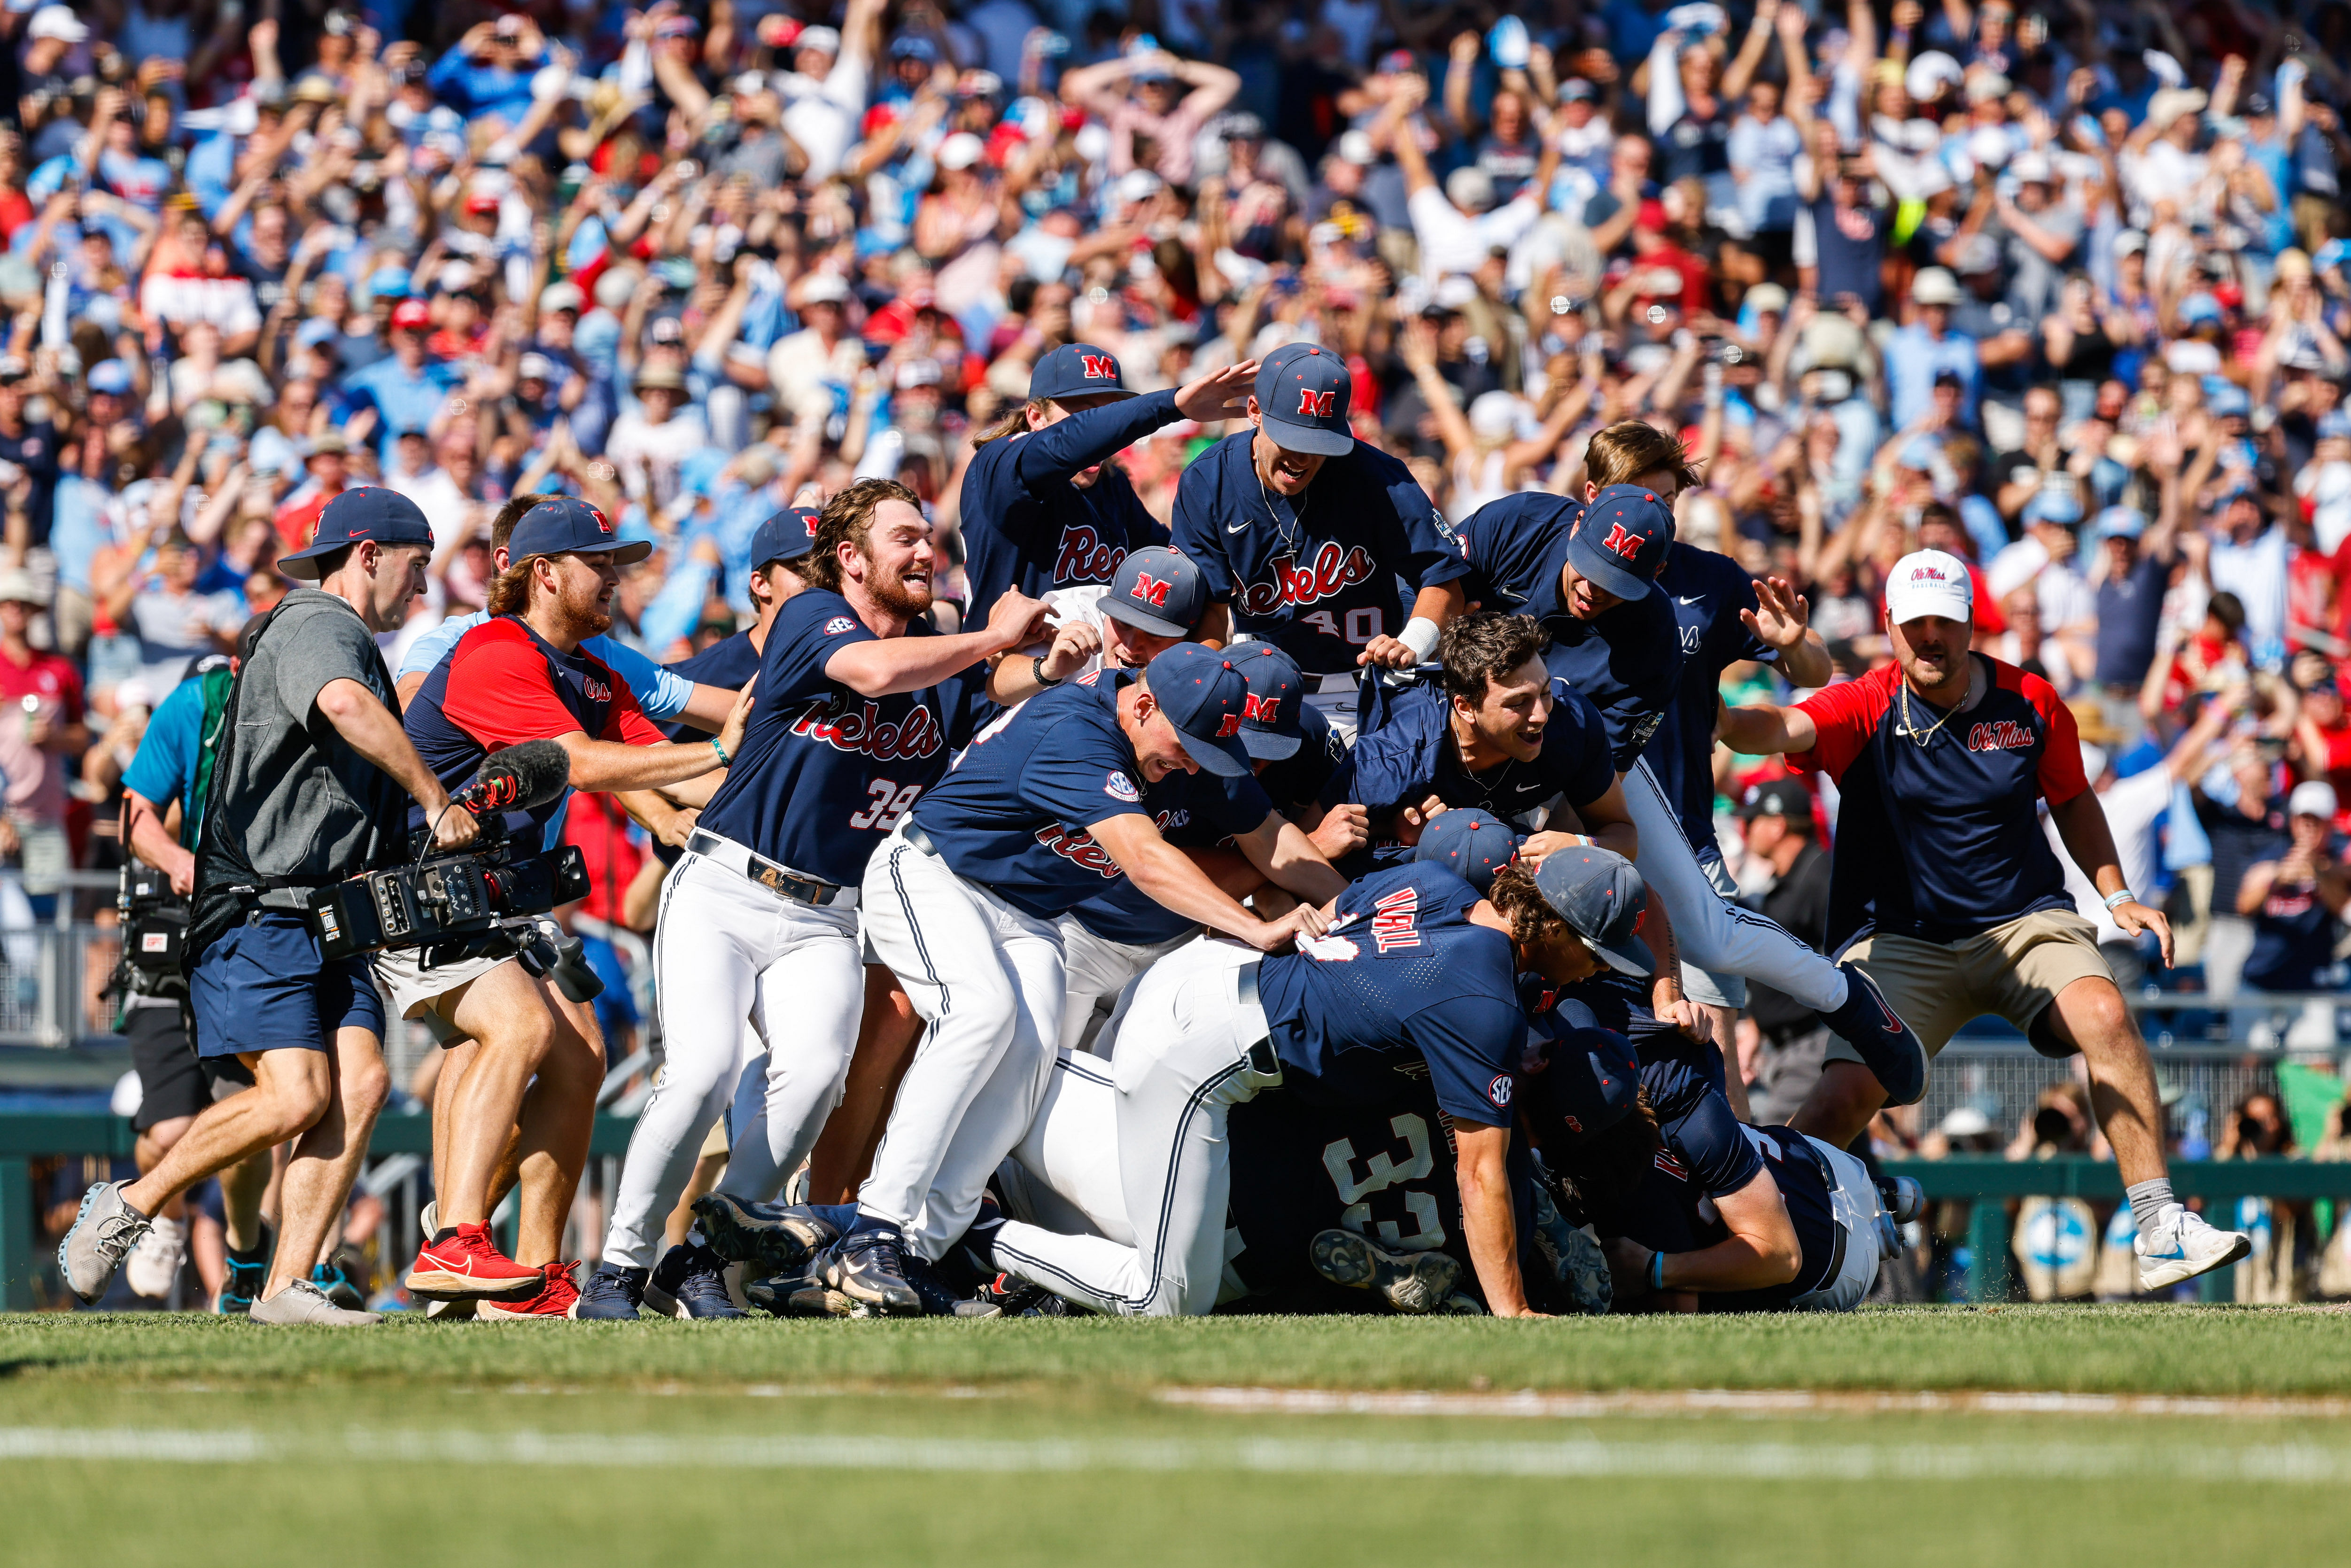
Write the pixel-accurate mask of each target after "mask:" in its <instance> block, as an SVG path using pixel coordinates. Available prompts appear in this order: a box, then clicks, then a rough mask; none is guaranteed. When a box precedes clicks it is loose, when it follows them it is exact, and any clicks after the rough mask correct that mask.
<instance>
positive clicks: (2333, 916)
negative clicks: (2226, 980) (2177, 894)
mask: <svg viewBox="0 0 2351 1568" xmlns="http://www.w3.org/2000/svg"><path fill="white" fill-rule="evenodd" d="M2335 810H2336V801H2335V788H2334V786H2333V785H2331V784H2327V783H2325V782H2323V781H2322V780H2319V779H2309V780H2305V781H2304V782H2303V783H2300V784H2297V785H2295V786H2294V793H2293V794H2292V795H2291V796H2289V797H2288V798H2287V800H2286V821H2287V830H2286V831H2287V833H2288V835H2289V842H2288V846H2287V848H2286V851H2285V852H2284V853H2283V855H2281V856H2279V857H2278V858H2277V859H2275V860H2263V861H2257V862H2254V863H2253V864H2252V865H2250V866H2247V867H2246V868H2245V874H2244V879H2243V881H2242V882H2241V883H2240V884H2239V886H2238V890H2237V913H2238V914H2239V915H2243V916H2246V917H2247V918H2249V919H2250V920H2252V927H2253V929H2252V952H2251V953H2250V954H2249V955H2247V956H2246V958H2245V967H2244V971H2243V984H2244V986H2245V988H2247V989H2248V990H2252V991H2256V992H2259V991H2316V990H2320V989H2322V988H2333V986H2334V985H2335V980H2334V978H2333V977H2334V976H2335V975H2336V974H2339V972H2340V968H2339V966H2337V965H2336V964H2335V944H2336V942H2337V941H2338V940H2339V939H2340V938H2341V936H2342V935H2343V920H2344V909H2345V906H2346V904H2351V874H2346V872H2345V871H2344V868H2343V865H2342V862H2340V861H2339V860H2338V859H2337V858H2336V856H2335V849H2334V841H2335ZM2334 1042H2335V1006H2334V1003H2333V1002H2332V1001H2318V1002H2314V1003H2313V1004H2311V1005H2310V1006H2309V1007H2307V1008H2305V1009H2304V1010H2303V1016H2302V1018H2301V1019H2300V1020H2299V1021H2297V1023H2296V1024H2295V1025H2294V1027H2293V1029H2292V1030H2290V1031H2289V1032H2288V1033H2287V1035H2286V1040H2285V1043H2286V1044H2288V1045H2295V1046H2321V1047H2325V1046H2331V1045H2333V1044H2334Z"/></svg>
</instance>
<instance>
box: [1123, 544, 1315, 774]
mask: <svg viewBox="0 0 2351 1568" xmlns="http://www.w3.org/2000/svg"><path fill="white" fill-rule="evenodd" d="M1127 559H1130V560H1131V559H1134V558H1133V557H1132V556H1130V557H1128V558H1127ZM1228 652H1229V653H1231V655H1232V660H1233V663H1234V664H1238V665H1239V666H1240V671H1241V678H1242V679H1243V680H1245V681H1247V682H1248V683H1249V696H1248V698H1247V699H1246V700H1245V701H1244V702H1243V703H1242V704H1241V749H1242V750H1244V751H1246V752H1248V753H1249V755H1250V756H1251V757H1253V758H1257V759H1258V760H1259V762H1279V761H1280V760H1281V759H1282V758H1285V757H1294V756H1296V755H1297V752H1298V748H1299V747H1300V746H1301V745H1303V744H1304V743H1305V740H1306V727H1305V726H1304V725H1303V724H1302V723H1301V721H1300V719H1299V715H1298V707H1299V704H1300V703H1301V702H1302V701H1304V699H1305V695H1306V677H1305V676H1304V675H1302V674H1299V671H1298V666H1297V664H1294V663H1292V662H1291V660H1290V655H1289V654H1287V653H1283V652H1282V651H1281V650H1280V649H1279V648H1277V647H1275V646H1274V645H1273V644H1272V643H1242V644H1241V645H1240V646H1239V647H1238V648H1233V649H1230V650H1228Z"/></svg>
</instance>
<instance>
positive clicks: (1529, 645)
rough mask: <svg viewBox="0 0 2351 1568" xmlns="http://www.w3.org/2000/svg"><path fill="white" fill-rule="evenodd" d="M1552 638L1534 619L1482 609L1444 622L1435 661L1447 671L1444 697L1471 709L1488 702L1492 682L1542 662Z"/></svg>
mask: <svg viewBox="0 0 2351 1568" xmlns="http://www.w3.org/2000/svg"><path fill="white" fill-rule="evenodd" d="M1550 642H1551V633H1550V632H1545V631H1544V630H1543V629H1542V622H1540V621H1537V620H1536V619H1535V618H1534V617H1533V616H1531V615H1505V614H1503V613H1502V612H1500V611H1499V610H1479V611H1476V612H1472V613H1470V614H1468V615H1460V616H1456V617H1455V618H1454V619H1453V620H1451V621H1449V622H1446V626H1445V630H1444V632H1442V633H1440V634H1439V635H1438V637H1437V662H1438V663H1439V664H1443V665H1444V666H1445V695H1447V696H1449V697H1459V698H1461V699H1462V700H1463V701H1465V702H1467V703H1468V704H1469V705H1470V706H1472V707H1475V706H1477V705H1478V704H1479V703H1481V702H1483V701H1485V700H1486V687H1487V685H1488V684H1489V683H1491V682H1497V681H1502V680H1506V679H1508V678H1509V676H1510V673H1511V672H1512V671H1514V670H1517V669H1519V668H1520V667H1521V666H1523V665H1524V664H1526V662H1527V661H1528V660H1530V659H1532V658H1536V657H1539V656H1540V655H1541V653H1542V651H1543V648H1544V646H1545V645H1546V644H1548V643H1550Z"/></svg>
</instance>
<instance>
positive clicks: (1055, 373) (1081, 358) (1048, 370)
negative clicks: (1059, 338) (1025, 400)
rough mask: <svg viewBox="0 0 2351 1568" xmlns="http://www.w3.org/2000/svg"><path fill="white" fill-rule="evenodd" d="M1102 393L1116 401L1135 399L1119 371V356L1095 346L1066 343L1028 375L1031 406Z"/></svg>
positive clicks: (1038, 362) (1040, 362) (1039, 362)
mask: <svg viewBox="0 0 2351 1568" xmlns="http://www.w3.org/2000/svg"><path fill="white" fill-rule="evenodd" d="M1102 392H1109V393H1111V394H1112V395H1113V396H1116V397H1133V396H1134V392H1130V391H1128V390H1127V385H1126V377H1125V376H1123V374H1121V373H1120V371H1119V368H1118V356H1117V355H1115V354H1113V353H1112V352H1111V351H1110V350H1108V349H1097V348H1095V347H1094V346H1093V345H1092V343H1064V344H1062V345H1061V347H1060V348H1058V349H1056V350H1053V351H1052V352H1051V353H1050V354H1048V355H1046V356H1045V357H1044V358H1043V359H1041V360H1040V361H1037V368H1036V369H1035V370H1033V371H1029V402H1051V401H1052V400H1053V399H1055V398H1061V397H1091V396H1094V395H1096V394H1099V393H1102Z"/></svg>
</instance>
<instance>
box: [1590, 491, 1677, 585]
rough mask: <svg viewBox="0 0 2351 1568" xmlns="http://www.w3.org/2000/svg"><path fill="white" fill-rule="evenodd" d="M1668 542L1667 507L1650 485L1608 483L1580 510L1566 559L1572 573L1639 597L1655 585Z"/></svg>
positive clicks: (1671, 527) (1670, 539)
mask: <svg viewBox="0 0 2351 1568" xmlns="http://www.w3.org/2000/svg"><path fill="white" fill-rule="evenodd" d="M1673 543H1674V514H1673V511H1672V509H1671V508H1669V507H1667V505H1666V503H1665V501H1664V500H1663V499H1662V498H1661V497H1659V496H1658V495H1657V493H1656V491H1655V490H1645V489H1643V488H1642V487H1641V486H1638V485H1611V486H1608V487H1607V488H1606V489H1604V490H1603V491H1601V492H1600V494H1598V495H1597V496H1594V497H1593V498H1592V504H1591V505H1590V506H1588V507H1585V508H1584V509H1583V520H1582V521H1581V522H1579V523H1577V524H1576V525H1575V532H1574V533H1573V534H1571V535H1569V536H1568V540H1567V559H1568V562H1569V564H1571V565H1573V567H1574V568H1575V570H1576V574H1577V575H1578V576H1581V577H1588V578H1590V579H1591V580H1593V581H1594V582H1596V583H1598V584H1599V585H1600V586H1601V587H1603V588H1604V589H1606V590H1607V591H1609V592H1611V593H1613V594H1614V595H1615V596H1616V597H1617V598H1619V599H1640V598H1643V597H1645V596H1646V594H1647V593H1648V592H1649V591H1650V590H1651V589H1653V588H1655V587H1656V583H1657V573H1659V572H1661V571H1663V570H1666V552H1667V550H1668V549H1672V548H1673Z"/></svg>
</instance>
